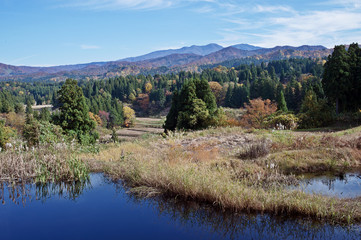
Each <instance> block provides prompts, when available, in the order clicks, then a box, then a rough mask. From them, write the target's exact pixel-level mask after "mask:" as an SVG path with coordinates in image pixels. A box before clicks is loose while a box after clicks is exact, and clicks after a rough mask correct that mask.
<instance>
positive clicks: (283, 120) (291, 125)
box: [266, 113, 299, 130]
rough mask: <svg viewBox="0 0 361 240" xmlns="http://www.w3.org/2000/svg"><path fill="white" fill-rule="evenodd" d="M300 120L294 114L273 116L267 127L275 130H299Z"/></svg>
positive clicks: (268, 120) (267, 122)
mask: <svg viewBox="0 0 361 240" xmlns="http://www.w3.org/2000/svg"><path fill="white" fill-rule="evenodd" d="M298 121H299V119H298V118H297V117H296V115H294V114H292V113H288V114H276V115H271V116H270V117H269V118H268V119H267V121H266V125H267V126H268V127H270V128H274V129H282V130H284V129H287V130H293V129H296V128H297V124H298Z"/></svg>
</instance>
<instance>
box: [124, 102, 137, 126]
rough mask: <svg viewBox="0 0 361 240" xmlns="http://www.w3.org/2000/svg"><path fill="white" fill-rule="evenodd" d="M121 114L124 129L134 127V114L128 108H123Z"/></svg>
mask: <svg viewBox="0 0 361 240" xmlns="http://www.w3.org/2000/svg"><path fill="white" fill-rule="evenodd" d="M123 114H124V127H131V126H134V122H135V112H134V110H133V109H131V108H130V107H128V106H124V107H123Z"/></svg>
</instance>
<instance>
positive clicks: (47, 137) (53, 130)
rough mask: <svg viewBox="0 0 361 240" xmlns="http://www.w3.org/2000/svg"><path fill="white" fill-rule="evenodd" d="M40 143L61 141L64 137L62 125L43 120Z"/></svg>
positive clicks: (40, 129) (40, 124)
mask: <svg viewBox="0 0 361 240" xmlns="http://www.w3.org/2000/svg"><path fill="white" fill-rule="evenodd" d="M39 132H40V136H39V143H42V144H47V143H59V142H62V141H63V139H64V135H63V129H62V128H61V127H60V126H57V125H54V124H52V123H49V122H44V121H41V122H40V123H39Z"/></svg>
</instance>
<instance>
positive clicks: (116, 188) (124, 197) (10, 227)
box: [0, 174, 361, 240]
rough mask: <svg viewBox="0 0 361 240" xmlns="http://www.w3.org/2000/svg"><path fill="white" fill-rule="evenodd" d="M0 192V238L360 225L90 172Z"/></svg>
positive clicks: (332, 234) (225, 234) (300, 230)
mask: <svg viewBox="0 0 361 240" xmlns="http://www.w3.org/2000/svg"><path fill="white" fill-rule="evenodd" d="M3 190H4V191H1V190H0V196H2V199H4V200H5V202H4V203H3V205H0V239H6V240H11V239H360V236H361V226H359V225H358V226H352V227H347V228H346V227H341V226H331V225H327V224H320V223H317V222H312V221H309V220H305V219H300V218H298V219H291V218H288V217H286V216H284V217H272V216H269V215H252V214H234V213H227V212H222V211H220V210H217V209H215V208H213V207H212V206H208V205H205V206H204V205H199V204H197V203H194V202H184V201H177V200H175V199H140V198H136V197H134V196H132V195H131V194H129V193H127V191H126V190H125V189H124V188H123V187H122V185H121V184H120V183H113V182H111V181H109V180H108V179H107V178H105V177H104V176H103V175H102V174H91V177H90V182H89V183H87V184H77V185H72V186H67V185H47V186H37V187H36V186H34V185H26V186H23V187H21V186H20V187H18V188H17V189H15V190H14V189H13V188H12V190H14V191H12V190H11V191H9V189H8V188H7V187H6V186H5V187H3Z"/></svg>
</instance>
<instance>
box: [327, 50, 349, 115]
mask: <svg viewBox="0 0 361 240" xmlns="http://www.w3.org/2000/svg"><path fill="white" fill-rule="evenodd" d="M349 76H350V65H349V57H348V54H347V52H346V49H345V46H344V45H339V46H335V48H334V51H333V53H332V55H330V56H328V59H327V62H326V63H325V70H324V73H323V82H322V83H323V88H324V90H325V93H326V96H327V97H328V98H329V99H330V100H331V101H332V102H334V103H335V104H336V113H339V112H343V111H345V110H346V105H347V94H348V93H349V90H350V88H351V82H350V79H349Z"/></svg>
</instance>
